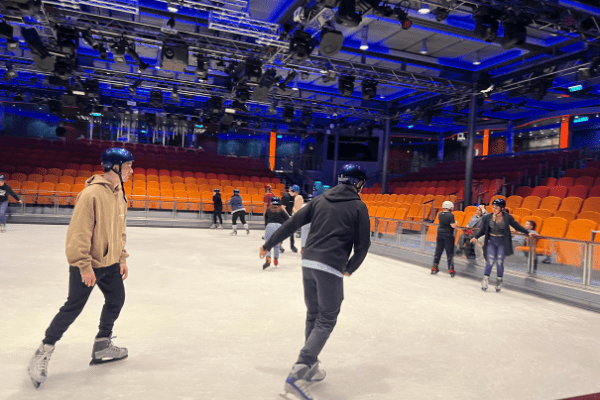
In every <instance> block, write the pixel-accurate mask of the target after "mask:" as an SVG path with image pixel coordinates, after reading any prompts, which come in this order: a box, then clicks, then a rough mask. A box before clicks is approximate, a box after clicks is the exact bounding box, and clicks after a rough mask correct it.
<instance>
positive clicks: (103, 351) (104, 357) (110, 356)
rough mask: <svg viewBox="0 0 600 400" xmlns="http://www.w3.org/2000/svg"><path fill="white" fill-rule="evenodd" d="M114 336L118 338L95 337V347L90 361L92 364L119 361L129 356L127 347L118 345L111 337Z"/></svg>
mask: <svg viewBox="0 0 600 400" xmlns="http://www.w3.org/2000/svg"><path fill="white" fill-rule="evenodd" d="M114 338H116V336H111V337H107V338H96V339H94V348H93V349H92V361H90V365H95V364H104V363H107V362H113V361H119V360H123V359H125V358H127V356H129V353H128V352H127V349H126V348H124V347H117V346H115V345H114V344H113V343H112V340H111V339H114Z"/></svg>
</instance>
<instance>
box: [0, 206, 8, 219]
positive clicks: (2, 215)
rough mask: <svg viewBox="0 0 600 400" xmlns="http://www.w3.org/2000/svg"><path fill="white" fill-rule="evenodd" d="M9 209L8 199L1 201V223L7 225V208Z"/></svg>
mask: <svg viewBox="0 0 600 400" xmlns="http://www.w3.org/2000/svg"><path fill="white" fill-rule="evenodd" d="M7 209H8V200H6V201H3V202H2V203H0V225H6V210H7Z"/></svg>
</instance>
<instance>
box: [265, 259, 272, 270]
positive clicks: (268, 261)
mask: <svg viewBox="0 0 600 400" xmlns="http://www.w3.org/2000/svg"><path fill="white" fill-rule="evenodd" d="M270 266H271V257H267V260H266V261H265V263H264V264H263V270H265V269H267V268H269V267H270Z"/></svg>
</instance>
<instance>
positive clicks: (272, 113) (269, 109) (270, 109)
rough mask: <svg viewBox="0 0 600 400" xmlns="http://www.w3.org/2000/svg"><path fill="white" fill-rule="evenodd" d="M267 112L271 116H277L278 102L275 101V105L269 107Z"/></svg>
mask: <svg viewBox="0 0 600 400" xmlns="http://www.w3.org/2000/svg"><path fill="white" fill-rule="evenodd" d="M267 111H268V112H269V114H271V115H275V114H277V102H276V101H275V102H273V103H272V104H271V105H270V106H269V108H268V109H267Z"/></svg>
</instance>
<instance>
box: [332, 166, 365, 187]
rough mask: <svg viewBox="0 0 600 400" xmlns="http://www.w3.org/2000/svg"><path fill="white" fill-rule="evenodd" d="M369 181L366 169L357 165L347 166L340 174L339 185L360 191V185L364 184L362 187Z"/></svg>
mask: <svg viewBox="0 0 600 400" xmlns="http://www.w3.org/2000/svg"><path fill="white" fill-rule="evenodd" d="M366 181H367V172H366V171H365V169H364V168H363V167H361V166H359V165H356V164H346V165H344V166H343V167H342V169H341V170H340V173H339V174H338V183H343V184H345V185H352V186H354V187H355V188H357V189H358V186H359V184H360V183H361V182H362V185H361V188H362V186H363V185H364V184H365V182H366Z"/></svg>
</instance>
